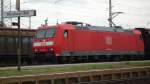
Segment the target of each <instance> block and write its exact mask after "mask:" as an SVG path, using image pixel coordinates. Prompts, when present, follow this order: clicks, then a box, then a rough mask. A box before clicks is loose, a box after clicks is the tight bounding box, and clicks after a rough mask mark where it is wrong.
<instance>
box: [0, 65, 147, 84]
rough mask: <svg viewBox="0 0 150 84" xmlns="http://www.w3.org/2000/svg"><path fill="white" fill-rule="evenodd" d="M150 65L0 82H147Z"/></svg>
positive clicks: (4, 83) (115, 83)
mask: <svg viewBox="0 0 150 84" xmlns="http://www.w3.org/2000/svg"><path fill="white" fill-rule="evenodd" d="M149 82H150V67H149V66H148V67H134V68H118V69H104V70H89V71H78V72H66V73H54V74H41V75H26V76H14V77H0V84H149Z"/></svg>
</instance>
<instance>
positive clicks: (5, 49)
mask: <svg viewBox="0 0 150 84" xmlns="http://www.w3.org/2000/svg"><path fill="white" fill-rule="evenodd" d="M34 33H35V30H33V29H21V54H22V62H24V63H25V62H26V63H27V62H28V61H29V60H28V59H29V58H30V57H31V56H32V55H31V54H32V39H33V36H34ZM17 35H18V32H17V29H13V28H0V66H5V65H15V64H16V63H17V61H16V60H17V46H18V43H17V40H18V37H17Z"/></svg>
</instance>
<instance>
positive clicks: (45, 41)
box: [33, 26, 56, 55]
mask: <svg viewBox="0 0 150 84" xmlns="http://www.w3.org/2000/svg"><path fill="white" fill-rule="evenodd" d="M55 38H56V26H46V27H45V26H42V27H40V28H39V29H38V30H37V32H36V35H35V37H34V41H33V52H34V53H36V54H45V53H49V54H51V55H53V54H54V47H55Z"/></svg>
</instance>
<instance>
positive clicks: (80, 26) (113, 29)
mask: <svg viewBox="0 0 150 84" xmlns="http://www.w3.org/2000/svg"><path fill="white" fill-rule="evenodd" d="M65 23H66V24H72V25H74V26H75V27H76V29H83V30H95V31H108V32H125V30H124V29H122V28H121V27H117V28H116V27H105V26H91V25H90V24H87V23H82V22H75V21H69V22H65Z"/></svg>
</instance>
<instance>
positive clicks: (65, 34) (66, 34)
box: [64, 30, 68, 38]
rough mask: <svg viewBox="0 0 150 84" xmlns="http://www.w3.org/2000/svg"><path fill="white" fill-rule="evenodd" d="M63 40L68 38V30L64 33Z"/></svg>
mask: <svg viewBox="0 0 150 84" xmlns="http://www.w3.org/2000/svg"><path fill="white" fill-rule="evenodd" d="M64 38H68V30H65V31H64Z"/></svg>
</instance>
